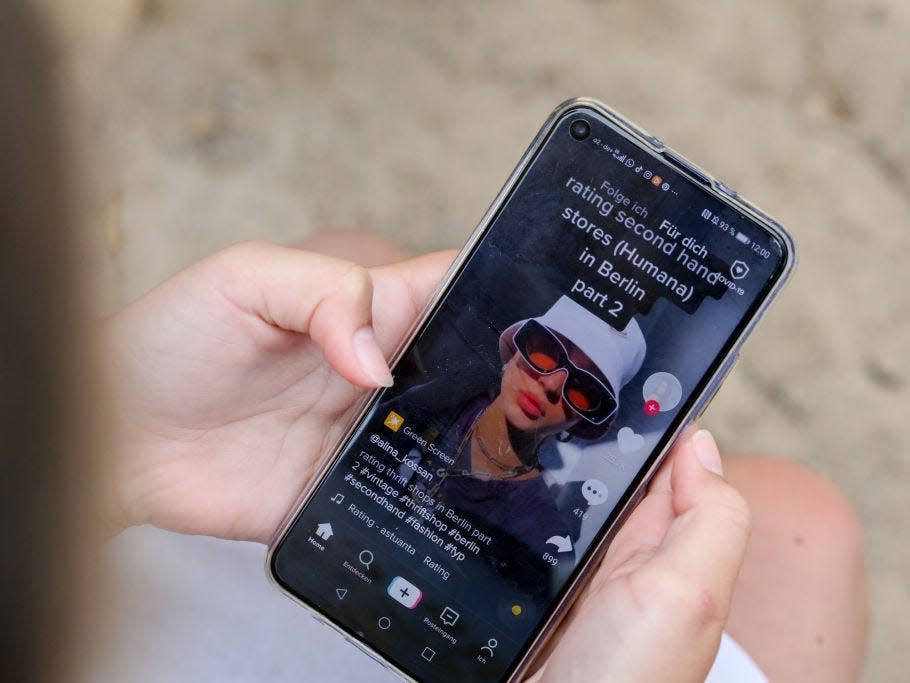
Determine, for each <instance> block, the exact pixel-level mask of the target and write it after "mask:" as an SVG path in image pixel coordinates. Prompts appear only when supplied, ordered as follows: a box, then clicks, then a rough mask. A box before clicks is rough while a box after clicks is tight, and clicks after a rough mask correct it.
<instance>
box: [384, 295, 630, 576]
mask: <svg viewBox="0 0 910 683" xmlns="http://www.w3.org/2000/svg"><path fill="white" fill-rule="evenodd" d="M645 350H646V346H645V341H644V337H643V336H642V333H641V330H640V328H639V327H638V324H637V323H636V322H635V320H632V321H631V322H629V324H628V326H627V327H626V329H625V330H623V331H622V332H619V331H617V330H615V329H614V328H612V327H611V326H610V325H608V324H607V323H606V322H604V321H603V320H601V319H600V318H598V317H597V316H596V315H594V314H593V313H591V312H589V311H588V310H587V309H585V308H584V307H583V306H581V305H580V304H578V303H576V302H575V301H573V300H572V299H570V298H568V297H566V296H563V297H561V298H560V299H559V300H557V301H556V303H554V304H553V305H552V306H551V307H550V309H549V310H547V311H546V312H545V313H544V314H543V315H541V316H539V317H536V318H530V319H527V320H522V321H519V322H517V323H515V324H513V325H511V326H510V327H509V328H508V329H506V330H505V332H503V333H502V335H501V336H500V338H499V354H500V357H501V359H502V363H503V366H502V375H501V379H500V382H499V386H498V387H495V389H494V391H493V392H492V395H490V394H486V395H483V394H481V395H475V396H472V397H469V398H468V400H467V401H463V400H462V401H461V405H460V406H456V407H455V408H454V410H452V411H449V413H448V415H449V416H453V417H448V418H443V419H442V420H441V421H440V420H439V417H438V414H439V412H440V411H439V408H440V406H439V400H438V398H437V400H433V398H434V395H437V396H438V389H437V388H435V387H433V388H432V389H431V390H430V391H424V390H423V388H422V387H418V388H417V389H415V390H412V391H409V392H406V393H405V394H404V395H403V396H402V397H401V398H400V400H401V402H402V403H404V404H411V403H412V401H413V403H414V404H416V403H417V402H418V401H419V400H420V399H423V400H427V401H429V403H428V405H432V406H433V409H434V413H435V415H434V417H431V418H430V419H431V420H432V419H435V420H437V422H436V429H437V434H438V435H436V434H434V435H433V437H434V438H432V440H433V441H434V442H435V444H436V445H437V446H438V447H439V449H440V450H441V451H442V452H443V453H444V454H447V455H448V456H449V457H450V458H451V459H453V460H454V462H451V463H447V462H445V461H444V460H443V459H442V458H441V457H439V456H438V454H436V455H434V454H433V453H432V452H426V453H425V452H423V451H419V450H417V449H414V450H412V451H411V452H410V454H409V455H408V456H406V457H408V458H410V459H412V460H415V459H419V460H420V462H421V464H422V466H423V467H425V468H426V469H428V470H430V471H431V472H433V473H434V478H433V481H432V482H431V483H425V482H422V481H421V483H422V489H423V490H424V491H425V492H426V493H427V494H429V496H430V497H431V498H433V499H434V500H435V501H440V502H442V503H444V504H445V505H447V506H448V507H450V508H452V509H454V510H455V511H456V512H457V514H459V515H464V516H466V517H467V518H469V519H472V520H475V521H476V526H477V527H478V528H480V529H482V530H486V531H488V532H489V533H491V534H492V535H493V536H494V540H495V543H496V545H497V546H498V547H499V548H500V552H499V553H497V554H498V555H499V558H497V559H498V561H500V566H502V565H501V558H502V557H506V558H521V557H522V556H524V555H531V556H536V558H537V563H539V560H540V557H541V555H542V554H543V553H545V552H550V553H556V552H558V550H557V548H556V547H554V545H553V544H549V545H548V541H549V540H550V539H552V538H553V537H563V538H564V537H566V536H568V535H570V529H571V528H572V526H571V525H570V524H569V522H568V521H567V520H565V519H564V517H563V515H562V513H561V512H560V511H559V510H558V509H557V507H556V504H555V501H554V499H553V496H552V495H551V494H550V491H549V489H548V488H547V485H546V484H545V483H544V480H543V478H542V477H541V466H540V463H539V452H540V448H541V445H542V444H543V443H544V442H545V441H546V440H547V439H549V438H551V437H559V438H562V439H567V438H571V437H579V438H583V439H588V440H593V439H597V438H600V437H602V436H603V435H604V434H605V433H606V432H607V430H608V429H609V428H610V425H611V424H612V422H613V419H614V417H615V416H616V413H617V410H618V408H619V404H618V399H617V397H618V395H619V392H620V390H621V389H622V387H623V386H625V384H626V383H627V382H629V380H631V379H632V377H633V376H634V375H635V374H636V373H637V372H638V370H639V368H640V367H641V364H642V360H643V359H644V356H645ZM434 384H435V383H434ZM430 386H432V384H431V385H430ZM449 390H450V392H451V390H452V387H451V386H450V387H449ZM453 393H456V394H457V393H458V392H453ZM414 399H417V400H414ZM402 411H405V412H404V414H413V413H414V409H413V408H410V409H409V408H404V407H402ZM443 412H444V411H443ZM446 422H447V424H446ZM413 472H414V469H413V468H410V467H407V466H405V465H403V466H402V468H401V470H400V471H399V474H401V475H402V476H404V477H405V478H411V477H412V475H413ZM420 479H421V478H420V477H413V479H412V483H415V484H416V483H418V480H420ZM516 561H518V560H516ZM507 562H508V560H507Z"/></svg>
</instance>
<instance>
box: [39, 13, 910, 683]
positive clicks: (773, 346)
mask: <svg viewBox="0 0 910 683" xmlns="http://www.w3.org/2000/svg"><path fill="white" fill-rule="evenodd" d="M45 4H46V5H49V6H50V8H51V14H50V18H51V21H52V23H53V24H54V25H55V27H56V29H57V30H58V31H59V34H60V36H61V45H62V48H61V69H62V74H63V76H64V77H65V79H66V80H67V82H68V83H69V84H70V85H71V93H72V100H71V104H70V111H71V114H72V127H73V130H74V131H76V132H77V134H78V138H79V140H80V145H81V147H82V150H83V153H84V154H85V156H86V165H87V169H88V170H87V172H86V173H85V174H84V177H85V178H86V181H87V182H86V185H87V192H86V196H87V197H88V198H89V199H88V200H87V201H86V206H85V216H86V222H85V224H86V227H85V230H86V235H85V242H86V244H87V245H89V247H90V253H91V258H92V264H93V269H94V271H95V272H96V273H97V278H98V286H99V290H100V291H101V293H102V300H103V302H104V303H103V308H104V310H113V309H116V308H117V307H118V306H120V305H122V304H124V303H126V302H128V301H129V300H131V299H133V298H134V297H136V296H138V295H139V294H140V293H142V292H143V291H145V290H147V289H148V288H150V287H151V286H153V285H154V284H155V283H157V282H159V281H161V280H162V279H164V278H166V277H167V276H169V275H170V274H172V273H174V272H175V271H176V270H178V269H180V268H181V267H183V266H185V265H186V264H188V263H190V262H192V261H194V260H196V259H198V258H199V257H201V256H204V255H206V254H208V253H210V252H212V251H214V250H216V249H217V248H219V247H221V246H223V245H226V244H229V243H231V242H233V241H236V240H239V239H246V238H259V239H268V240H276V241H291V240H294V239H297V238H299V237H301V236H302V235H305V234H306V233H307V232H309V231H311V230H313V229H316V228H319V227H322V226H325V225H344V226H360V227H363V228H366V229H369V230H371V231H375V232H376V233H378V234H381V235H385V236H387V237H390V238H393V239H395V240H397V241H399V242H401V243H402V244H404V245H406V246H407V247H408V248H410V249H412V250H414V251H415V252H419V251H426V250H430V249H435V248H438V247H447V246H457V245H459V244H460V243H461V242H462V241H463V240H464V239H465V237H466V236H467V235H468V233H469V232H470V231H471V230H472V228H473V227H474V225H475V224H476V222H477V220H478V219H479V217H480V216H481V214H482V213H483V211H484V209H485V208H486V206H487V205H488V203H489V201H490V200H491V199H492V197H493V196H494V194H495V192H496V191H497V190H498V188H499V187H500V185H501V183H502V182H503V181H504V179H505V178H506V176H507V174H508V173H509V171H510V170H511V168H512V166H513V165H514V163H515V161H516V160H517V158H518V157H519V155H520V154H521V152H522V151H523V150H524V148H525V146H526V145H527V143H528V141H529V140H530V138H531V136H532V135H533V134H534V133H535V132H536V130H537V128H538V127H539V125H540V124H541V123H542V121H543V120H544V118H545V117H546V116H547V114H548V113H549V111H550V110H551V109H552V108H553V106H555V104H556V103H558V102H560V101H562V100H563V99H565V98H567V97H570V96H574V95H579V94H584V95H590V96H593V97H596V98H598V99H601V100H603V101H605V102H607V103H609V104H610V105H611V106H613V107H615V108H616V109H618V110H619V111H621V112H623V113H625V114H626V115H628V116H629V117H630V118H632V119H633V120H635V121H637V122H639V123H640V124H641V125H642V126H644V127H645V128H647V129H649V130H650V131H651V132H653V133H655V134H657V135H658V136H659V137H661V138H662V139H664V140H666V141H668V142H669V143H670V144H671V145H672V146H674V147H675V148H676V149H678V150H680V151H681V152H683V153H684V154H686V155H688V156H689V157H690V158H692V159H694V160H696V161H697V162H699V163H700V164H701V165H702V166H704V167H705V168H708V169H710V170H711V171H712V172H714V173H715V174H716V175H717V176H718V177H719V178H721V179H722V180H724V181H725V182H726V183H727V184H728V185H730V186H732V187H734V188H736V189H738V190H740V191H742V192H743V193H744V194H745V195H746V196H748V197H750V198H751V199H753V200H754V201H756V202H757V203H758V204H759V205H760V206H762V207H763V208H765V209H766V210H767V211H768V212H769V213H771V214H772V215H775V216H776V217H778V218H779V219H780V221H781V222H782V223H784V224H785V225H787V226H788V227H789V228H790V229H791V230H792V232H793V233H794V235H795V236H796V239H797V242H798V245H799V247H800V260H801V263H800V266H799V268H798V271H797V273H796V275H795V277H794V279H793V281H792V283H791V284H790V285H789V287H788V288H787V290H786V291H785V292H784V295H783V296H782V298H781V300H780V301H779V303H778V304H777V305H776V306H775V307H774V309H773V310H772V311H771V312H770V314H769V315H768V316H767V318H766V321H765V322H764V323H763V324H762V326H761V327H760V329H759V330H758V331H757V333H756V334H755V336H754V338H753V339H752V340H751V341H750V342H749V343H748V344H747V346H746V349H745V350H744V353H743V358H742V361H741V362H740V364H739V366H738V367H737V369H736V370H735V372H734V373H733V375H732V376H731V377H730V379H729V381H728V382H727V383H726V385H725V387H724V389H723V390H722V391H721V393H720V395H719V397H718V399H717V400H716V401H715V402H714V404H713V406H712V407H711V409H710V411H709V413H708V415H707V423H708V426H710V427H711V428H712V429H713V430H714V431H715V433H716V434H717V436H718V438H719V441H720V442H721V444H722V445H723V446H725V447H727V448H731V449H737V450H742V451H759V452H767V453H775V454H779V455H781V456H782V457H789V458H795V459H799V460H801V461H803V462H806V463H809V464H811V465H812V466H813V467H814V468H816V469H817V470H818V471H820V472H822V473H824V474H825V475H826V476H828V477H830V478H831V479H833V480H834V481H835V482H837V483H838V484H839V485H840V486H841V488H842V489H843V490H844V491H845V492H846V493H847V495H848V496H849V497H850V498H851V499H852V500H853V501H854V503H855V505H856V506H857V509H858V510H859V513H860V515H861V516H862V519H863V521H864V523H865V528H866V532H867V539H868V564H869V573H870V588H871V599H872V628H871V637H870V643H869V655H868V661H867V665H866V674H865V679H864V680H867V681H892V680H900V679H903V678H905V676H906V670H905V662H906V657H907V651H908V650H910V619H908V618H907V614H908V612H910V580H908V577H910V545H908V544H907V543H906V537H907V534H906V525H907V520H908V519H910V495H908V493H907V487H908V485H910V454H908V447H907V443H908V441H910V421H908V420H907V412H906V411H907V409H908V396H910V369H908V366H907V360H906V359H907V355H908V352H910V322H908V321H910V269H908V265H907V263H908V260H910V229H908V226H910V162H908V159H910V125H908V111H910V47H908V43H907V40H906V36H907V35H908V33H910V4H908V3H906V2H904V1H903V0H878V1H876V2H850V1H848V0H831V1H829V2H817V1H812V0H766V1H765V2H762V3H725V2H717V3H710V2H673V1H671V0H654V1H648V2H596V1H587V2H584V1H581V0H578V1H573V2H562V3H555V2H549V3H548V2H543V1H541V0H537V1H535V2H528V3H518V2H501V3H495V4H494V3H475V2H463V3H448V4H430V3H418V2H408V1H406V0H393V1H387V2H382V3H371V2H332V1H330V0H325V1H320V2H299V3H294V2H283V1H281V0H269V1H265V0H260V1H253V0H249V1H241V0H205V1H201V0H198V1H194V2H189V1H186V2H177V1H176V0H145V1H143V2H138V1H137V0H84V1H83V2H80V3H53V2H51V1H50V0H46V2H45Z"/></svg>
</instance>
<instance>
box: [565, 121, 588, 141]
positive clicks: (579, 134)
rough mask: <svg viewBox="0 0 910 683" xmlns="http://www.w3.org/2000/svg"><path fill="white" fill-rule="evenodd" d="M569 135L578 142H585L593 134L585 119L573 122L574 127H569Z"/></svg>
mask: <svg viewBox="0 0 910 683" xmlns="http://www.w3.org/2000/svg"><path fill="white" fill-rule="evenodd" d="M569 133H570V134H571V135H572V137H573V138H575V139H576V140H585V139H587V137H588V136H589V135H590V134H591V124H589V123H588V122H587V121H585V120H584V119H577V120H575V121H572V125H571V126H569Z"/></svg>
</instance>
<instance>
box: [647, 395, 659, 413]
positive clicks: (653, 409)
mask: <svg viewBox="0 0 910 683" xmlns="http://www.w3.org/2000/svg"><path fill="white" fill-rule="evenodd" d="M659 412H660V403H658V402H657V401H655V400H653V399H652V400H650V401H645V414H647V415H651V416H654V415H657V413H659Z"/></svg>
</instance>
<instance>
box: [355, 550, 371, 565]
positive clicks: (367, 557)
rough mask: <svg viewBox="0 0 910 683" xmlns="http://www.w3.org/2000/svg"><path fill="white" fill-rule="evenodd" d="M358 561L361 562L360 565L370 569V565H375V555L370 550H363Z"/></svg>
mask: <svg viewBox="0 0 910 683" xmlns="http://www.w3.org/2000/svg"><path fill="white" fill-rule="evenodd" d="M357 559H359V560H360V564H362V565H363V566H364V567H366V568H367V569H369V568H370V565H371V564H373V553H372V552H370V551H369V550H361V551H360V556H359V557H358V558H357Z"/></svg>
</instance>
